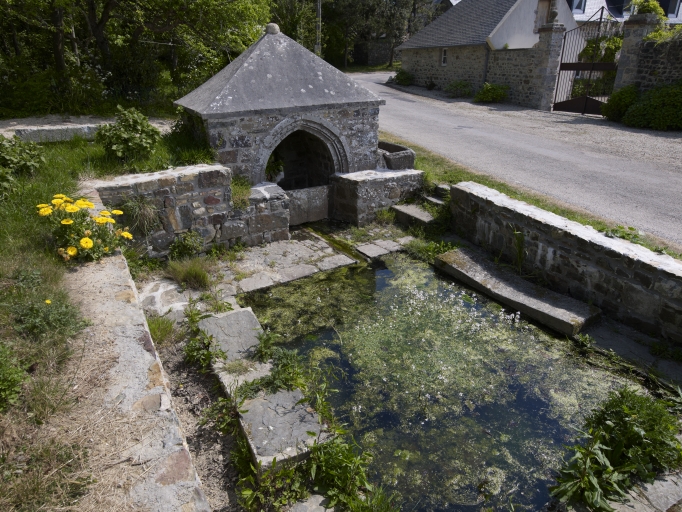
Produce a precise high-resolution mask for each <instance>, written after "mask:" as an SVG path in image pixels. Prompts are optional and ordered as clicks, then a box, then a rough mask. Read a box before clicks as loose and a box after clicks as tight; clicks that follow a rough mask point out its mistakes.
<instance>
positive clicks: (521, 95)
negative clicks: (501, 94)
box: [487, 48, 539, 107]
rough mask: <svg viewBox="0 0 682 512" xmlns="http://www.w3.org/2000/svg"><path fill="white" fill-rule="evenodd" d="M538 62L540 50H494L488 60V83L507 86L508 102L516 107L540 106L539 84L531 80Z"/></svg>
mask: <svg viewBox="0 0 682 512" xmlns="http://www.w3.org/2000/svg"><path fill="white" fill-rule="evenodd" d="M537 61H538V50H537V49H535V48H520V49H513V50H493V51H492V52H490V57H489V60H488V75H487V81H488V82H489V83H491V84H498V85H507V86H509V90H508V91H507V101H509V102H510V103H514V104H516V105H522V106H527V107H535V106H537V105H538V104H539V99H538V97H537V96H538V92H539V91H538V89H539V87H538V84H536V83H535V82H536V81H535V80H531V76H532V75H533V74H534V71H535V68H536V66H537Z"/></svg>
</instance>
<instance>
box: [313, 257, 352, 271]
mask: <svg viewBox="0 0 682 512" xmlns="http://www.w3.org/2000/svg"><path fill="white" fill-rule="evenodd" d="M353 263H356V261H355V260H354V259H353V258H349V257H348V256H346V255H345V254H335V255H334V256H329V257H327V258H323V259H322V260H320V261H318V262H317V268H319V269H320V270H323V271H324V270H333V269H335V268H339V267H345V266H347V265H352V264H353Z"/></svg>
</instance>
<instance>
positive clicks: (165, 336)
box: [147, 315, 177, 346]
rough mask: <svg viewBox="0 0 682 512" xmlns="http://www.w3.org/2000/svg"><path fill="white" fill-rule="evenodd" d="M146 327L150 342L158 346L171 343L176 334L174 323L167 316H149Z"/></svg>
mask: <svg viewBox="0 0 682 512" xmlns="http://www.w3.org/2000/svg"><path fill="white" fill-rule="evenodd" d="M147 325H148V326H149V333H150V334H151V336H152V340H153V341H154V343H155V344H156V345H158V346H162V345H165V344H167V343H170V342H172V341H173V340H174V339H175V337H176V334H177V330H176V328H175V322H174V321H173V320H172V319H171V318H168V317H167V316H160V315H149V316H148V317H147Z"/></svg>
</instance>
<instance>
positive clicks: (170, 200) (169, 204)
mask: <svg viewBox="0 0 682 512" xmlns="http://www.w3.org/2000/svg"><path fill="white" fill-rule="evenodd" d="M163 207H164V208H175V198H174V197H172V196H166V197H164V198H163Z"/></svg>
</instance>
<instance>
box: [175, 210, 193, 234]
mask: <svg viewBox="0 0 682 512" xmlns="http://www.w3.org/2000/svg"><path fill="white" fill-rule="evenodd" d="M178 211H179V212H180V223H181V225H182V229H189V228H191V227H192V208H191V207H190V206H189V205H187V204H185V205H182V206H181V207H180V208H178Z"/></svg>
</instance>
